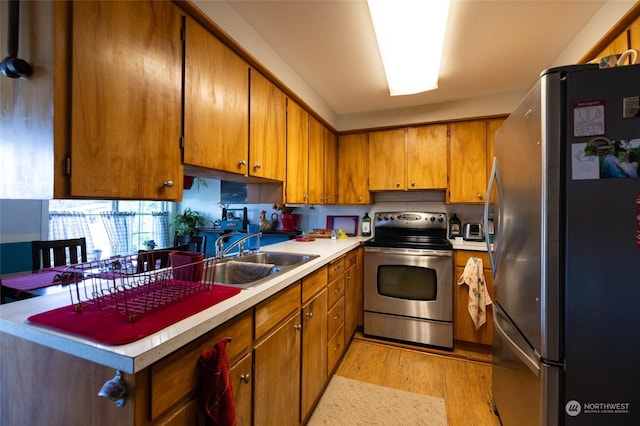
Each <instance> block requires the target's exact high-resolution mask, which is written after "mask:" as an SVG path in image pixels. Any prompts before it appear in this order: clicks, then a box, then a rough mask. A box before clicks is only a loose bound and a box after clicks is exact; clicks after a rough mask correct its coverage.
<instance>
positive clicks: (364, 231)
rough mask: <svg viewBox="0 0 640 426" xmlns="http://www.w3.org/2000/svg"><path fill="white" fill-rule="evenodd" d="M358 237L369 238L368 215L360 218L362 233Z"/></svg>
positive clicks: (369, 225) (369, 220)
mask: <svg viewBox="0 0 640 426" xmlns="http://www.w3.org/2000/svg"><path fill="white" fill-rule="evenodd" d="M360 235H362V236H363V237H370V236H371V218H370V217H369V213H365V214H364V217H363V218H362V231H361V233H360Z"/></svg>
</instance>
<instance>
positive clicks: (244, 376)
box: [240, 374, 251, 383]
mask: <svg viewBox="0 0 640 426" xmlns="http://www.w3.org/2000/svg"><path fill="white" fill-rule="evenodd" d="M240 380H242V381H243V382H244V383H249V382H250V381H251V375H250V374H242V375H240Z"/></svg>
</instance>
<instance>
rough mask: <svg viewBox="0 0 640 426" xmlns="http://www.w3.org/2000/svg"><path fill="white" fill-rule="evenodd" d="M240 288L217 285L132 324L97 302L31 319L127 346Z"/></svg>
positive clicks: (83, 335) (140, 316)
mask: <svg viewBox="0 0 640 426" xmlns="http://www.w3.org/2000/svg"><path fill="white" fill-rule="evenodd" d="M240 291H241V290H240V289H239V288H234V287H227V286H220V285H214V286H213V290H212V291H206V290H203V291H200V292H197V293H194V294H192V295H190V296H187V297H185V298H183V299H180V300H177V301H174V302H171V303H168V304H166V305H164V306H162V307H160V308H158V309H156V310H152V311H149V312H145V313H144V314H140V315H138V319H137V321H136V322H132V323H130V322H129V321H128V319H127V316H126V315H124V314H121V313H118V312H117V311H116V310H115V309H100V307H99V305H98V304H97V303H85V304H84V305H83V309H82V310H81V311H80V312H76V310H75V306H74V305H69V306H64V307H62V308H57V309H53V310H51V311H47V312H43V313H41V314H37V315H32V316H30V317H29V318H28V321H29V322H31V323H34V324H38V325H44V326H47V327H51V328H54V329H56V330H59V331H63V332H66V333H70V334H74V335H77V336H82V337H86V338H88V339H91V340H95V341H97V342H100V343H104V344H107V345H124V344H126V343H131V342H135V341H136V340H139V339H142V338H143V337H146V336H149V335H151V334H153V333H155V332H157V331H160V330H162V329H163V328H165V327H168V326H170V325H171V324H174V323H176V322H178V321H180V320H183V319H185V318H187V317H190V316H191V315H194V314H197V313H198V312H200V311H203V310H204V309H206V308H209V307H211V306H213V305H215V304H217V303H220V302H222V301H223V300H226V299H228V298H230V297H232V296H235V295H236V294H238V293H240Z"/></svg>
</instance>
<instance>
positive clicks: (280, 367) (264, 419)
mask: <svg viewBox="0 0 640 426" xmlns="http://www.w3.org/2000/svg"><path fill="white" fill-rule="evenodd" d="M300 337H301V336H300V312H299V311H298V312H296V313H294V314H293V315H291V316H290V317H289V318H288V319H287V320H286V321H285V322H284V323H282V324H281V325H280V326H279V327H278V328H276V329H275V331H273V333H271V334H270V335H269V336H267V337H266V338H265V339H264V340H262V341H261V342H260V343H258V344H257V345H256V347H255V350H254V374H255V381H254V383H253V386H254V388H253V391H254V397H253V421H254V424H255V425H296V424H298V422H299V418H298V406H299V401H300Z"/></svg>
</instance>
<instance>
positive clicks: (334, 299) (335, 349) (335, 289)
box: [327, 255, 346, 374]
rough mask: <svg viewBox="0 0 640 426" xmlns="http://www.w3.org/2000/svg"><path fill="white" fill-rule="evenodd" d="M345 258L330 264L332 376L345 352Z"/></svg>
mask: <svg viewBox="0 0 640 426" xmlns="http://www.w3.org/2000/svg"><path fill="white" fill-rule="evenodd" d="M345 258H346V255H345V256H342V257H340V258H339V259H337V260H334V261H333V262H331V263H330V264H329V284H328V299H329V303H328V308H329V318H328V319H327V321H328V338H329V341H328V342H327V362H328V372H329V374H332V373H333V371H334V370H335V368H336V365H337V363H338V360H339V359H340V356H341V355H342V353H343V352H344V342H345V330H344V294H345V282H346V279H345Z"/></svg>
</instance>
